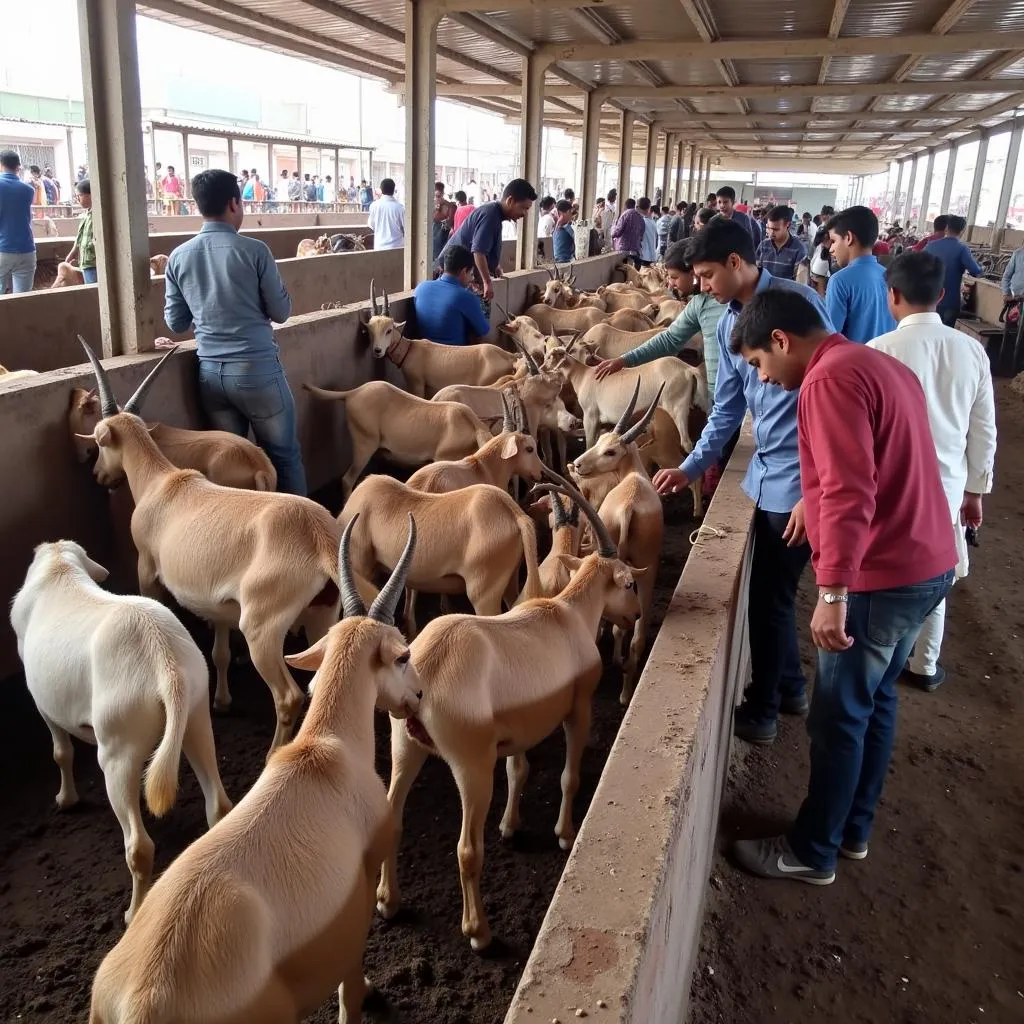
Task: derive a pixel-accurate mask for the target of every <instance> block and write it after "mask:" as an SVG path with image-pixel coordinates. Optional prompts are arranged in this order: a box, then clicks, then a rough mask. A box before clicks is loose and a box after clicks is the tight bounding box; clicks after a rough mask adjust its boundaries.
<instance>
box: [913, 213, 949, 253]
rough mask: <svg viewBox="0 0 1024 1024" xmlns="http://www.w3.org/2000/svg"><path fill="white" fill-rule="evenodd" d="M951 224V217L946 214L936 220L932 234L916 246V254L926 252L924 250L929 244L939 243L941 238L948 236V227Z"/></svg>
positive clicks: (933, 223) (941, 214)
mask: <svg viewBox="0 0 1024 1024" xmlns="http://www.w3.org/2000/svg"><path fill="white" fill-rule="evenodd" d="M948 223H949V216H948V215H947V214H945V213H940V214H939V215H938V217H936V218H935V220H933V221H932V233H931V234H930V235H925V236H924V238H922V239H921V241H920V242H918V243H917V244H916V245H915V246H914V252H924V248H925V246H926V245H928V243H929V242H937V241H938V240H939V239H940V238H944V237H945V235H946V225H947V224H948Z"/></svg>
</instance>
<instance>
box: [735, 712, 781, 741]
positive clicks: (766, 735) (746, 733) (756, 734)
mask: <svg viewBox="0 0 1024 1024" xmlns="http://www.w3.org/2000/svg"><path fill="white" fill-rule="evenodd" d="M732 731H733V735H734V736H738V737H739V738H740V739H741V740H746V741H747V742H748V743H756V744H757V745H758V746H761V747H767V746H770V745H771V744H772V743H774V742H775V737H776V736H777V735H778V734H779V726H778V723H777V722H775V721H774V720H771V721H765V720H764V719H763V718H755V717H754V716H753V715H751V714H750V712H749V711H748V709H747V707H746V705H745V704H741V705H740V706H739V707H738V708H737V709H736V717H735V719H734V720H733V725H732Z"/></svg>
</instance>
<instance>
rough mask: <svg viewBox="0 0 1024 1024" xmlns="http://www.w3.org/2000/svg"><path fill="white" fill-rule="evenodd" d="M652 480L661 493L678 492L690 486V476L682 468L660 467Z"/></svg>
mask: <svg viewBox="0 0 1024 1024" xmlns="http://www.w3.org/2000/svg"><path fill="white" fill-rule="evenodd" d="M652 482H653V483H654V486H655V487H656V488H657V491H658V493H659V494H677V493H678V492H679V491H683V490H686V488H687V487H689V486H690V478H689V477H688V476H687V475H686V474H685V473H684V472H683V471H682V470H681V469H659V470H658V472H657V473H655V474H654V480H653V481H652Z"/></svg>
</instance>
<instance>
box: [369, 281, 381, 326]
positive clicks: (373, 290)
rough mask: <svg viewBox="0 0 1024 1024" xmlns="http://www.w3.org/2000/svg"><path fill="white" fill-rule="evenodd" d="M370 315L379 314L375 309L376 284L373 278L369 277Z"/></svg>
mask: <svg viewBox="0 0 1024 1024" xmlns="http://www.w3.org/2000/svg"><path fill="white" fill-rule="evenodd" d="M370 316H380V310H378V309H377V285H376V282H375V281H374V279H373V278H372V277H371V278H370Z"/></svg>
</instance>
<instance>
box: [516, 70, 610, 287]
mask: <svg viewBox="0 0 1024 1024" xmlns="http://www.w3.org/2000/svg"><path fill="white" fill-rule="evenodd" d="M546 70H547V65H546V64H545V63H544V62H543V61H542V60H540V58H538V57H537V56H535V55H532V54H531V55H528V56H525V57H523V95H522V111H523V114H522V125H521V126H520V129H519V145H520V156H519V166H520V167H521V168H522V171H523V177H524V178H525V179H526V180H527V181H528V182H530V184H531V185H533V187H534V188H535V189H537V190H538V194H539V192H540V181H541V177H542V174H543V170H544V168H543V167H542V166H541V156H542V152H543V143H544V72H545V71H546ZM596 137H597V136H596V134H595V138H596ZM595 171H596V168H595ZM584 216H586V214H584ZM536 263H537V210H536V208H534V209H532V210H530V212H529V213H528V214H527V215H526V217H525V218H523V224H522V227H521V228H520V230H519V246H518V248H517V251H516V266H517V267H519V268H520V269H521V270H532V269H533V268H534V266H536Z"/></svg>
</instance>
